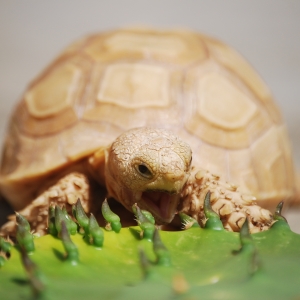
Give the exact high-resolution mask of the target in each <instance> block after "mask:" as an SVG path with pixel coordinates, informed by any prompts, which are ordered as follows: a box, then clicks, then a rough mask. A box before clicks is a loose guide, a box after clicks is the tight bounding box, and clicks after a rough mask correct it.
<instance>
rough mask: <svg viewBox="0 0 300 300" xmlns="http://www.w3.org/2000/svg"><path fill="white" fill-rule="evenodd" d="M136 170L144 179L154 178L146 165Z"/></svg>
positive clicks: (140, 165) (141, 165)
mask: <svg viewBox="0 0 300 300" xmlns="http://www.w3.org/2000/svg"><path fill="white" fill-rule="evenodd" d="M136 168H137V170H138V172H139V173H140V174H141V175H142V176H143V177H146V178H152V176H153V175H152V173H151V171H150V170H149V169H148V168H147V167H146V166H145V165H143V164H139V165H137V167H136Z"/></svg>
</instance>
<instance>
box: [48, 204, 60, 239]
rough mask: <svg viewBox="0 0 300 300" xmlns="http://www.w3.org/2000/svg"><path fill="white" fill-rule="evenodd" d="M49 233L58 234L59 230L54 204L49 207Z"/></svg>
mask: <svg viewBox="0 0 300 300" xmlns="http://www.w3.org/2000/svg"><path fill="white" fill-rule="evenodd" d="M48 233H49V234H51V235H53V236H57V234H58V231H57V229H56V226H55V208H54V206H49V209H48Z"/></svg>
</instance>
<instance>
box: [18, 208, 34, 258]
mask: <svg viewBox="0 0 300 300" xmlns="http://www.w3.org/2000/svg"><path fill="white" fill-rule="evenodd" d="M16 239H17V242H18V244H19V246H20V248H21V249H24V250H25V251H26V252H27V253H31V252H33V251H34V250H35V247H34V242H33V235H32V234H31V232H30V225H29V223H28V221H27V220H26V219H25V218H24V217H23V216H22V215H20V214H18V213H17V232H16Z"/></svg>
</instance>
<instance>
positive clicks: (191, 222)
mask: <svg viewBox="0 0 300 300" xmlns="http://www.w3.org/2000/svg"><path fill="white" fill-rule="evenodd" d="M179 217H180V220H181V223H182V225H183V230H187V229H190V228H193V227H198V228H199V227H200V225H199V223H198V222H197V220H196V219H194V218H192V217H191V216H188V215H187V214H185V213H183V212H181V213H179Z"/></svg>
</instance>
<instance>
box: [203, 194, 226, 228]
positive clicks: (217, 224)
mask: <svg viewBox="0 0 300 300" xmlns="http://www.w3.org/2000/svg"><path fill="white" fill-rule="evenodd" d="M210 195H211V192H210V191H208V192H207V194H206V196H205V199H204V214H205V217H206V219H207V220H206V223H205V226H204V227H205V228H208V229H213V230H224V227H223V224H222V222H221V220H220V218H219V216H218V214H217V213H215V212H214V210H213V209H212V207H211V203H210Z"/></svg>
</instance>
